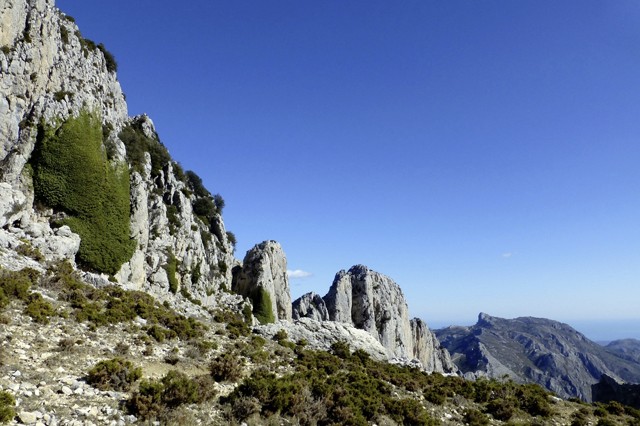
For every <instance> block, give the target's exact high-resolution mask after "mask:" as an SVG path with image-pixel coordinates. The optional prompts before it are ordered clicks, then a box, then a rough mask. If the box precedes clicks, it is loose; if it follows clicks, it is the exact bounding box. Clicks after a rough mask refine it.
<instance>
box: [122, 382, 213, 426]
mask: <svg viewBox="0 0 640 426" xmlns="http://www.w3.org/2000/svg"><path fill="white" fill-rule="evenodd" d="M214 396H215V391H214V389H213V382H212V381H211V378H210V376H208V375H203V376H200V377H196V378H189V377H187V376H186V375H185V374H183V373H181V372H179V371H175V370H172V371H169V372H168V373H167V374H166V375H165V376H164V377H163V378H162V379H160V380H143V381H142V382H141V383H140V387H139V389H138V391H137V392H135V393H134V394H133V395H132V396H131V398H129V400H128V401H127V404H126V406H127V409H128V410H129V412H130V413H131V414H134V415H136V416H139V417H140V418H142V419H152V418H162V416H163V414H166V412H167V411H169V410H171V409H175V408H177V407H179V406H180V405H183V404H198V403H202V402H205V401H208V400H210V399H212V398H213V397H214Z"/></svg>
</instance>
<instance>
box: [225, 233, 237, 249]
mask: <svg viewBox="0 0 640 426" xmlns="http://www.w3.org/2000/svg"><path fill="white" fill-rule="evenodd" d="M227 240H228V241H229V242H230V243H231V245H232V246H234V247H235V246H236V244H237V243H238V241H237V240H236V234H234V233H233V232H231V231H227Z"/></svg>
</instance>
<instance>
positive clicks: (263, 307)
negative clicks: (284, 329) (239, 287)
mask: <svg viewBox="0 0 640 426" xmlns="http://www.w3.org/2000/svg"><path fill="white" fill-rule="evenodd" d="M251 301H252V303H253V315H254V316H255V317H256V318H257V319H258V321H260V323H261V324H270V323H273V322H275V316H274V314H273V310H272V309H273V307H272V305H271V296H269V293H268V292H267V291H266V290H265V289H263V288H256V289H255V290H254V291H253V294H252V297H251Z"/></svg>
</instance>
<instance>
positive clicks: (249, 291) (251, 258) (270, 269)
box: [233, 241, 292, 321]
mask: <svg viewBox="0 0 640 426" xmlns="http://www.w3.org/2000/svg"><path fill="white" fill-rule="evenodd" d="M259 290H263V291H265V292H266V293H267V294H269V298H270V300H271V310H272V313H273V318H274V319H276V320H285V321H291V319H292V316H291V309H292V306H291V293H290V290H289V278H288V276H287V257H286V256H285V254H284V251H283V250H282V246H281V245H280V244H279V243H277V242H275V241H264V242H262V243H260V244H256V245H255V246H254V247H253V248H252V249H251V250H249V251H248V252H247V254H246V256H245V257H244V260H243V262H242V269H241V270H238V271H237V273H236V275H235V276H234V279H233V291H235V292H236V293H238V294H241V295H243V296H245V297H249V298H251V297H252V295H254V294H255V292H256V291H259Z"/></svg>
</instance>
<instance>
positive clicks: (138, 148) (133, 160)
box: [118, 121, 171, 177]
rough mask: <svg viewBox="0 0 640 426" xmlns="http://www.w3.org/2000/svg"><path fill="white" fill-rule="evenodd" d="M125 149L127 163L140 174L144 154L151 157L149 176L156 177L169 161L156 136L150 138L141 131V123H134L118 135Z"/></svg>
mask: <svg viewBox="0 0 640 426" xmlns="http://www.w3.org/2000/svg"><path fill="white" fill-rule="evenodd" d="M118 137H119V138H120V140H122V142H124V145H125V147H126V149H127V161H128V162H129V164H130V165H131V167H133V169H134V170H136V171H138V172H139V173H142V171H143V166H144V163H145V158H144V157H145V153H146V152H148V153H149V156H150V157H151V176H152V177H155V176H158V174H159V173H160V171H161V170H162V169H163V168H164V167H166V166H167V165H168V164H169V162H170V161H171V156H170V155H169V151H167V148H166V147H165V146H164V145H163V144H162V142H160V140H159V139H158V136H157V135H155V137H153V138H150V137H148V136H147V135H145V134H144V131H143V130H142V121H134V122H132V123H130V124H129V125H128V126H126V127H125V128H124V129H122V131H121V132H120V134H119V135H118Z"/></svg>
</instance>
